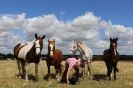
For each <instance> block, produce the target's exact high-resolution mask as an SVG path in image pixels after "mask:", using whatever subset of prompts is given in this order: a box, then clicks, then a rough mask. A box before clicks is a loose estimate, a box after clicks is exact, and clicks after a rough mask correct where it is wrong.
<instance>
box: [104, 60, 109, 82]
mask: <svg viewBox="0 0 133 88" xmlns="http://www.w3.org/2000/svg"><path fill="white" fill-rule="evenodd" d="M105 64H106V67H107V75H106V76H107V80H110V63H109V62H107V61H105Z"/></svg>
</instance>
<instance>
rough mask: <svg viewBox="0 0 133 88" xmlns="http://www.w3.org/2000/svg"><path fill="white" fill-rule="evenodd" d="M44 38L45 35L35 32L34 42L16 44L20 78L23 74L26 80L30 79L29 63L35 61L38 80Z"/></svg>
mask: <svg viewBox="0 0 133 88" xmlns="http://www.w3.org/2000/svg"><path fill="white" fill-rule="evenodd" d="M44 38H45V35H44V36H43V37H38V36H37V34H36V33H35V39H34V40H33V41H32V42H29V43H26V44H22V43H19V44H17V45H16V46H15V48H14V56H15V57H16V61H17V66H18V71H19V72H18V77H19V78H21V76H22V75H23V76H24V77H25V79H26V81H28V64H30V63H35V75H36V80H38V64H39V61H40V56H41V51H42V48H43V39H44ZM21 70H22V73H21Z"/></svg>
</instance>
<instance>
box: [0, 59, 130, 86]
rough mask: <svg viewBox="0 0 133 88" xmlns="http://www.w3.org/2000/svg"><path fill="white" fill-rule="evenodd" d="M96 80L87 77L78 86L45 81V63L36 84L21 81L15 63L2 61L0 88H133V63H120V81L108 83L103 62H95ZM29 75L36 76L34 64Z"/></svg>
mask: <svg viewBox="0 0 133 88" xmlns="http://www.w3.org/2000/svg"><path fill="white" fill-rule="evenodd" d="M92 66H93V67H92V69H93V70H92V71H93V75H94V79H93V80H90V79H88V78H87V77H86V78H85V79H81V80H80V83H79V84H77V85H70V84H61V83H57V81H56V79H55V78H54V77H52V78H51V80H50V81H46V80H45V76H46V74H47V68H46V63H45V61H42V62H40V64H39V73H38V74H39V80H38V82H34V81H33V80H29V81H28V82H26V81H25V80H24V79H19V78H17V77H16V76H15V74H16V73H17V72H18V70H17V65H16V62H15V61H0V88H73V87H74V88H133V62H132V61H131V62H129V61H128V62H127V61H120V62H119V63H118V68H119V70H120V72H119V73H118V75H117V76H118V79H117V80H116V81H114V80H112V81H107V80H106V79H105V73H106V68H105V64H104V63H103V62H102V61H95V62H93V64H92ZM51 71H52V72H51V73H52V74H54V73H55V71H54V68H53V67H51ZM29 74H31V75H33V76H34V74H35V73H34V64H30V66H29Z"/></svg>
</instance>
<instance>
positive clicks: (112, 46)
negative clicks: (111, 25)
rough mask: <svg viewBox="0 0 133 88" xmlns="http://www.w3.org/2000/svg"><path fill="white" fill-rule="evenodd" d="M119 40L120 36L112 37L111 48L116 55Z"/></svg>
mask: <svg viewBox="0 0 133 88" xmlns="http://www.w3.org/2000/svg"><path fill="white" fill-rule="evenodd" d="M117 41H118V38H110V50H111V51H112V54H113V55H114V56H115V55H116V54H117V53H116V50H117Z"/></svg>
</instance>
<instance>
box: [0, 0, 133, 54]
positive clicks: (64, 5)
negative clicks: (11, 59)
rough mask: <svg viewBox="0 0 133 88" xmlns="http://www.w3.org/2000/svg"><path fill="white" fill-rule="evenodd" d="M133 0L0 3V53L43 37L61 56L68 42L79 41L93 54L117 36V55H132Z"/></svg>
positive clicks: (1, 0)
mask: <svg viewBox="0 0 133 88" xmlns="http://www.w3.org/2000/svg"><path fill="white" fill-rule="evenodd" d="M132 4H133V0H0V52H2V53H13V48H14V46H15V45H16V44H17V43H20V42H22V43H25V42H28V41H32V40H33V39H34V34H35V33H37V34H38V36H43V35H44V34H45V35H46V39H45V40H44V50H43V53H44V54H46V53H47V40H48V39H55V40H56V46H57V48H60V49H61V50H63V52H64V53H65V54H67V53H70V51H69V49H70V46H71V43H72V40H83V41H85V43H86V45H87V46H88V47H89V48H91V49H92V51H93V54H102V53H103V50H105V49H108V48H109V39H110V37H112V38H116V37H118V52H119V53H120V54H128V55H132V54H133V18H132V16H133V10H132V8H133V5H132Z"/></svg>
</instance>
